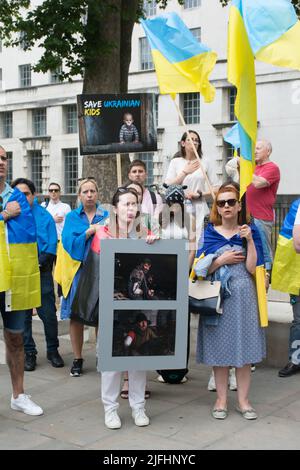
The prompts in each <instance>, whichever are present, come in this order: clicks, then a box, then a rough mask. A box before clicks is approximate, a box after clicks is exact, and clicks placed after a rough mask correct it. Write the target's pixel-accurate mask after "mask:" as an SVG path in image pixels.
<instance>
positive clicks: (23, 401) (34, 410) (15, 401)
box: [10, 393, 44, 416]
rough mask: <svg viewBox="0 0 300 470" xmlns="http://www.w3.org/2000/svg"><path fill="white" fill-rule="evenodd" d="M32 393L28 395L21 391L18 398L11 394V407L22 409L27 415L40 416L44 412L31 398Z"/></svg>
mask: <svg viewBox="0 0 300 470" xmlns="http://www.w3.org/2000/svg"><path fill="white" fill-rule="evenodd" d="M30 398H31V395H26V394H25V393H20V394H19V395H18V397H17V398H14V397H13V395H12V396H11V400H10V407H11V409H12V410H16V411H22V412H23V413H25V414H26V415H30V416H40V415H42V414H43V413H44V412H43V410H42V408H41V407H40V406H39V405H37V404H36V403H34V402H33V401H32V400H30Z"/></svg>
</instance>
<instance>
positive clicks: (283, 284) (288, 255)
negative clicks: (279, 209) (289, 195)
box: [272, 199, 300, 295]
mask: <svg viewBox="0 0 300 470" xmlns="http://www.w3.org/2000/svg"><path fill="white" fill-rule="evenodd" d="M299 204H300V199H297V200H296V201H294V202H293V203H292V205H291V207H290V210H289V212H288V214H287V216H286V217H285V219H284V222H283V225H282V228H281V231H280V233H279V237H278V241H277V247H276V252H275V257H274V264H273V269H272V289H276V290H279V291H281V292H287V293H288V294H294V295H299V292H300V254H297V253H296V251H295V248H294V243H293V228H294V224H295V218H296V214H297V210H298V207H299Z"/></svg>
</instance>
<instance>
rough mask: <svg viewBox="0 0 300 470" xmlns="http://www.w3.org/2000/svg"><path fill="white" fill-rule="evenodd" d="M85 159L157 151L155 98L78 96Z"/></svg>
mask: <svg viewBox="0 0 300 470" xmlns="http://www.w3.org/2000/svg"><path fill="white" fill-rule="evenodd" d="M77 105H78V119H79V140H80V152H81V154H82V155H95V154H115V153H121V154H122V153H129V152H130V153H136V152H138V153H140V152H152V151H155V150H157V132H156V118H155V113H156V111H155V94H153V93H139V94H137V93H132V94H131V93H130V94H123V95H100V94H99V95H98V94H88V95H86V94H85V95H77Z"/></svg>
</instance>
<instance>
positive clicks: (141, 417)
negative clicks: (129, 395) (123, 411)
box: [132, 408, 150, 426]
mask: <svg viewBox="0 0 300 470" xmlns="http://www.w3.org/2000/svg"><path fill="white" fill-rule="evenodd" d="M132 417H133V419H134V424H135V425H136V426H148V425H149V424H150V419H149V418H148V416H147V415H146V413H145V410H144V408H137V409H136V410H132Z"/></svg>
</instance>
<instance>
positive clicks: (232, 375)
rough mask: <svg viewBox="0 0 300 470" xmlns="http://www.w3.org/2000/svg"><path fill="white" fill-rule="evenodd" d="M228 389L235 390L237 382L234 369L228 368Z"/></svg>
mask: <svg viewBox="0 0 300 470" xmlns="http://www.w3.org/2000/svg"><path fill="white" fill-rule="evenodd" d="M228 382H229V390H232V391H235V390H237V383H236V376H235V369H234V368H232V369H229V380H228Z"/></svg>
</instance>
